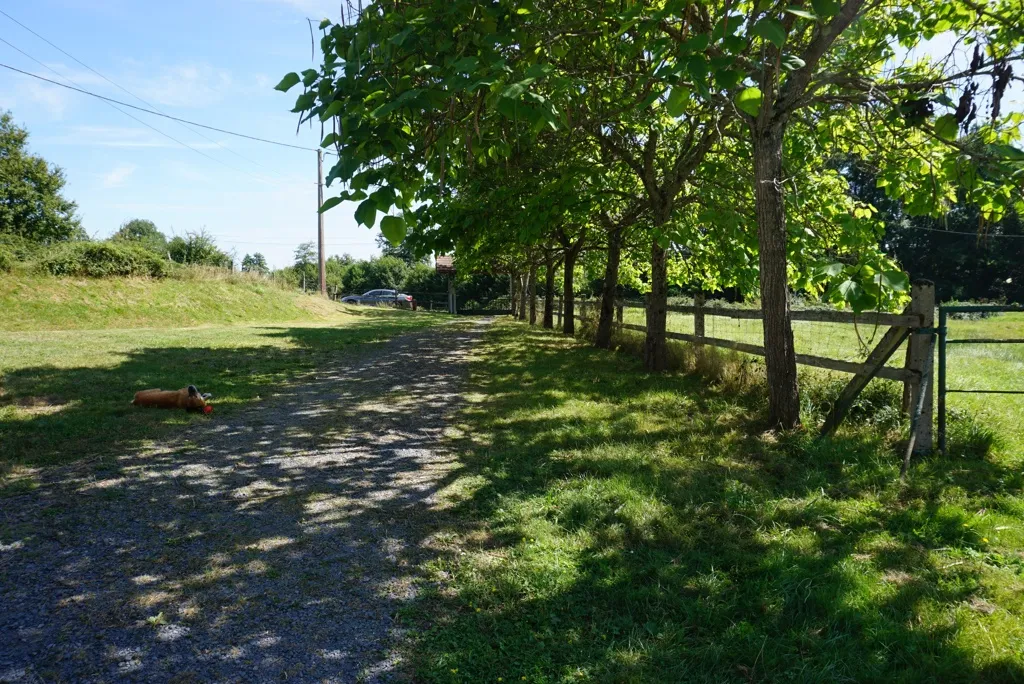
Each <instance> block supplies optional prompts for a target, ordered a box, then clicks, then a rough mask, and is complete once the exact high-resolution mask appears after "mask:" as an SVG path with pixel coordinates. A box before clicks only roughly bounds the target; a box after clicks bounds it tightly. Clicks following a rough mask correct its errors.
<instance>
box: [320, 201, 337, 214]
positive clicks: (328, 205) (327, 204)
mask: <svg viewBox="0 0 1024 684" xmlns="http://www.w3.org/2000/svg"><path fill="white" fill-rule="evenodd" d="M341 201H342V199H341V198H340V197H328V198H327V199H326V200H324V203H323V204H321V205H320V211H319V213H321V214H322V213H324V212H325V211H327V210H328V209H333V208H334V207H336V206H338V205H339V204H341Z"/></svg>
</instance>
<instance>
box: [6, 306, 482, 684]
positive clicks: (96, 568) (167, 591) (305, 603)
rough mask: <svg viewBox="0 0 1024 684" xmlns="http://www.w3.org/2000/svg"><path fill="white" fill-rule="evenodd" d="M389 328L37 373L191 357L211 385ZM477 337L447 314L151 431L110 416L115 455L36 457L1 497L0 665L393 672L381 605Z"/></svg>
mask: <svg viewBox="0 0 1024 684" xmlns="http://www.w3.org/2000/svg"><path fill="white" fill-rule="evenodd" d="M390 332H394V331H387V330H383V329H379V328H375V329H374V330H363V331H353V330H351V329H346V330H331V329H309V328H293V329H278V330H268V334H269V335H282V336H287V337H288V338H289V339H290V340H292V341H295V342H297V343H298V346H297V347H296V348H295V349H289V350H280V349H277V348H272V347H267V348H262V347H261V348H256V349H249V350H245V351H244V353H240V352H238V351H235V352H231V351H227V350H205V351H204V350H181V351H179V350H145V351H141V352H139V353H138V354H134V355H131V356H130V357H128V358H127V359H126V360H125V361H124V363H123V364H122V365H121V366H119V367H117V368H115V369H106V370H98V369H79V370H76V371H72V378H71V380H64V381H62V382H68V383H70V384H67V385H64V384H59V385H55V386H54V387H52V388H49V389H50V391H54V392H56V391H58V390H60V389H63V388H65V387H75V386H77V383H96V382H98V383H104V382H110V381H111V380H112V378H116V377H120V374H124V375H125V376H130V372H131V371H135V370H138V371H140V372H143V371H148V372H149V373H153V374H154V375H151V376H145V378H144V379H145V381H147V382H151V381H159V380H160V378H161V377H163V376H160V375H156V373H171V372H172V370H173V367H171V368H164V367H163V366H164V365H165V364H174V363H183V362H184V361H185V359H191V360H192V362H193V363H196V362H202V363H204V364H206V363H208V364H209V366H208V367H209V368H210V369H213V370H217V371H221V372H223V370H224V369H231V370H232V371H233V373H232V374H229V375H228V376H226V377H222V376H220V375H216V376H211V378H213V379H211V380H210V381H209V382H208V383H207V384H208V385H209V386H210V387H211V388H212V389H213V390H214V391H218V384H217V383H222V384H227V383H228V382H229V381H234V378H235V377H237V376H239V375H241V376H243V377H246V378H247V377H248V376H247V374H246V373H245V372H244V371H246V369H248V368H249V366H250V365H251V366H252V367H253V368H255V369H257V370H259V372H260V373H262V374H264V375H263V377H270V376H269V375H268V374H269V373H271V371H273V372H278V371H277V370H275V369H280V368H282V367H284V366H282V363H284V362H287V363H286V364H285V365H287V367H288V368H291V367H294V366H296V365H297V364H299V362H300V361H301V362H303V363H304V362H305V360H306V359H307V358H309V359H311V360H314V361H318V362H319V361H325V360H327V358H329V357H330V355H334V354H336V353H338V352H339V350H340V349H343V348H344V344H345V343H348V342H352V341H353V340H358V339H362V340H363V341H368V340H370V339H376V337H375V336H379V335H382V334H385V333H390ZM353 336H354V337H353ZM478 336H479V333H477V332H474V331H471V330H469V329H467V328H466V327H465V326H453V327H450V328H447V329H445V330H440V331H438V330H435V331H424V332H421V333H415V334H412V335H408V336H403V337H400V338H398V339H396V340H392V341H391V342H389V343H388V344H387V345H383V346H376V347H371V348H369V349H368V350H366V353H360V354H359V356H357V357H355V358H352V359H348V360H347V362H346V363H333V364H323V365H320V366H318V369H317V373H316V374H315V375H312V376H308V377H305V378H303V380H302V382H296V383H291V384H281V385H280V386H279V387H278V388H277V396H275V397H274V398H273V400H271V401H267V402H259V403H255V404H254V405H252V406H250V407H247V408H246V409H245V410H244V411H239V412H237V413H235V414H233V415H228V416H224V415H223V414H218V413H214V419H212V420H208V421H197V422H195V423H193V424H191V425H190V426H189V429H188V430H187V431H184V432H181V433H178V434H176V435H171V436H169V437H168V439H165V440H162V442H161V444H160V445H159V446H158V447H154V448H152V449H139V450H134V449H131V448H129V445H130V444H131V442H132V440H133V438H131V437H122V436H119V435H117V434H116V430H115V429H114V428H113V427H112V424H107V425H106V429H107V430H108V431H109V432H110V433H111V434H109V438H110V439H109V442H110V446H111V447H113V446H114V445H119V451H118V453H117V454H116V456H113V457H111V458H108V459H104V460H102V461H98V462H96V463H92V464H90V466H89V467H88V468H70V469H63V468H51V469H43V470H42V471H41V475H40V477H41V479H42V480H43V482H42V484H41V486H39V487H38V488H36V489H35V490H33V491H30V492H27V493H24V494H22V495H18V496H14V497H9V498H7V499H3V500H0V502H2V503H0V554H2V555H0V605H2V606H3V610H0V644H2V646H0V681H40V680H43V681H108V680H111V679H118V678H122V677H123V678H130V679H139V680H146V681H271V680H275V681H276V680H282V679H291V680H295V681H345V682H349V681H356V679H357V677H360V676H363V677H365V678H366V679H367V680H370V681H376V680H378V678H382V677H387V676H390V675H391V674H394V671H395V667H396V659H395V657H394V655H393V654H392V653H390V652H389V650H388V649H389V648H390V645H391V637H392V636H393V628H394V626H393V621H392V616H393V615H394V614H395V612H396V611H397V610H398V608H399V606H400V605H401V603H402V602H405V601H408V600H410V598H411V597H412V596H413V594H414V585H415V581H416V578H415V576H414V575H415V568H417V567H419V564H420V562H421V557H422V556H423V555H424V554H428V553H429V552H430V541H429V540H430V539H431V537H432V532H433V530H432V528H431V526H430V523H431V521H432V515H433V514H432V513H431V511H432V509H433V508H434V507H435V506H436V505H437V503H438V492H439V490H441V489H442V488H444V487H445V486H446V485H447V483H449V482H450V481H451V479H452V477H454V474H455V470H456V465H455V463H454V462H453V460H452V459H451V458H450V457H449V456H447V455H445V454H444V453H443V451H441V450H440V449H439V448H438V445H439V444H440V442H441V439H442V433H443V431H444V429H445V425H446V422H445V416H446V414H447V413H448V412H449V411H451V410H452V409H453V408H455V407H457V405H458V400H459V398H458V391H459V390H460V389H461V384H462V379H463V378H464V377H465V373H466V367H467V353H468V350H469V348H470V346H471V344H472V343H473V342H474V341H475V339H477V337H478ZM270 354H274V355H277V356H275V358H274V359H273V360H268V359H266V358H265V357H266V355H270ZM317 354H324V355H327V356H317ZM306 355H310V356H306ZM158 367H159V368H161V370H157V368H158ZM206 367H207V366H205V365H203V366H199V367H198V368H199V370H196V366H189V367H188V368H189V370H191V371H192V372H195V373H197V374H201V373H202V372H203V369H204V368H206ZM182 370H184V367H183V368H182ZM280 372H284V371H280ZM46 377H48V374H45V373H41V372H39V371H38V370H36V371H33V372H26V374H25V375H24V376H22V378H20V381H21V382H25V383H27V382H29V381H30V380H31V381H33V382H40V379H41V378H43V379H45V378H46ZM53 382H57V381H55V380H54V381H53ZM238 382H244V383H256V381H255V380H250V379H246V380H244V381H238ZM204 389H205V387H204ZM243 389H244V390H245V391H250V389H251V388H250V386H249V384H245V385H244V387H243ZM220 391H221V392H222V393H230V392H232V391H235V392H236V395H237V396H241V393H242V391H243V390H242V389H238V390H235V389H232V388H231V387H229V388H228V389H227V390H224V389H221V390H220ZM102 427H103V426H100V428H102ZM100 428H98V429H100Z"/></svg>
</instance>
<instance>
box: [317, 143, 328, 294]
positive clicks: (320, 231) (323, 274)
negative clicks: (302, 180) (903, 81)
mask: <svg viewBox="0 0 1024 684" xmlns="http://www.w3.org/2000/svg"><path fill="white" fill-rule="evenodd" d="M316 179H317V183H316V196H317V199H316V220H317V243H318V246H319V253H320V296H321V297H326V296H327V262H326V259H327V256H326V255H325V254H324V251H325V247H324V215H323V214H322V213H320V208H321V207H323V206H324V151H323V150H317V151H316Z"/></svg>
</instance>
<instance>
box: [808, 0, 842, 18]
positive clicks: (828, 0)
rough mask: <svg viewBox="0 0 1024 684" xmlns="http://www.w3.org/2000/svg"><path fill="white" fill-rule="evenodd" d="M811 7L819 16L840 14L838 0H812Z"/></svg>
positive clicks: (825, 16)
mask: <svg viewBox="0 0 1024 684" xmlns="http://www.w3.org/2000/svg"><path fill="white" fill-rule="evenodd" d="M811 7H813V8H814V13H815V14H817V15H818V16H819V17H822V18H827V17H834V16H835V15H837V14H839V2H838V0H811Z"/></svg>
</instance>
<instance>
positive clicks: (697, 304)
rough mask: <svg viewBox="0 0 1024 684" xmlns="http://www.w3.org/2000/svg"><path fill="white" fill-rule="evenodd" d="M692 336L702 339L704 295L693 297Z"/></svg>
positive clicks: (699, 293) (700, 293)
mask: <svg viewBox="0 0 1024 684" xmlns="http://www.w3.org/2000/svg"><path fill="white" fill-rule="evenodd" d="M693 335H694V337H704V293H703V292H698V293H697V294H695V295H694V296H693Z"/></svg>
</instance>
